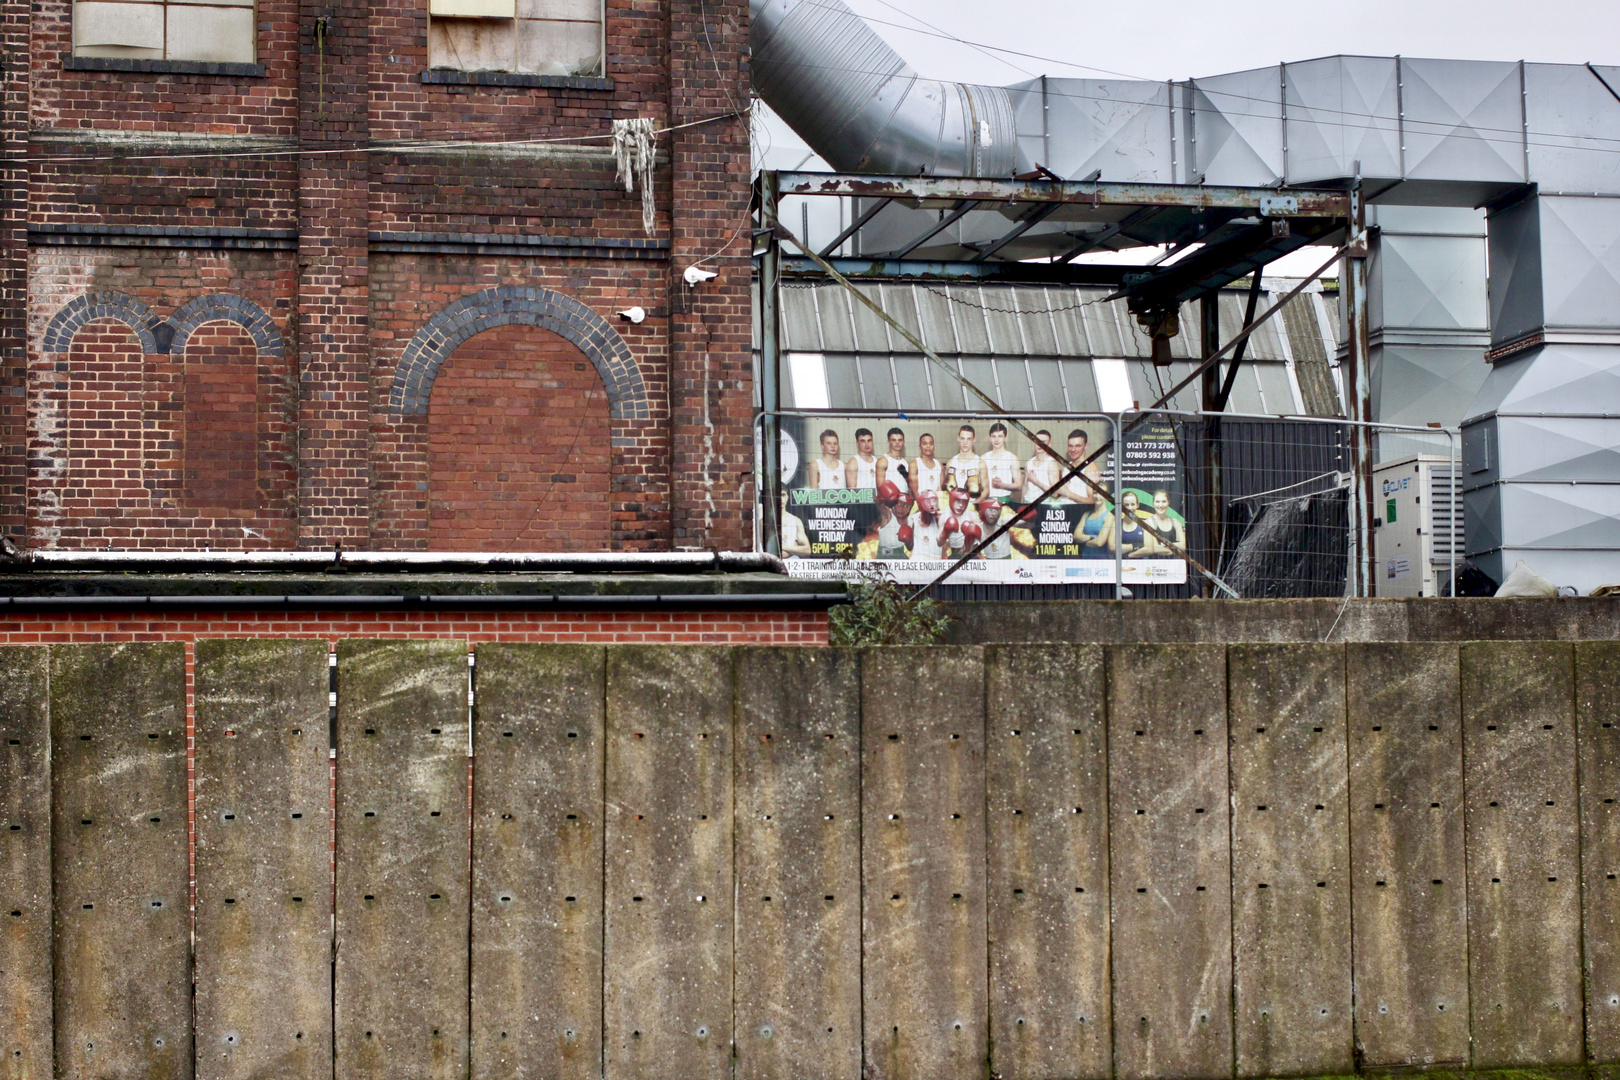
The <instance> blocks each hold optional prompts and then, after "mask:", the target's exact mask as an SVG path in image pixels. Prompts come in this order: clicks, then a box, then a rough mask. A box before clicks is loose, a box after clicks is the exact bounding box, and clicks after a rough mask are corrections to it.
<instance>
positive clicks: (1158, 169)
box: [1047, 79, 1177, 184]
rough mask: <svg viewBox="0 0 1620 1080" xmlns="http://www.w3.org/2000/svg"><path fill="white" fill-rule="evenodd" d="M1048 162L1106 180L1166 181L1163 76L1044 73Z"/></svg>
mask: <svg viewBox="0 0 1620 1080" xmlns="http://www.w3.org/2000/svg"><path fill="white" fill-rule="evenodd" d="M1047 101H1048V104H1049V105H1050V106H1051V111H1050V114H1049V115H1050V117H1051V144H1052V158H1053V163H1052V165H1051V168H1052V170H1053V171H1054V172H1056V173H1058V175H1060V176H1068V177H1076V176H1084V175H1086V174H1087V173H1089V172H1091V171H1092V170H1093V169H1101V170H1102V178H1103V179H1104V180H1111V181H1121V182H1137V183H1150V184H1153V183H1157V184H1170V183H1174V182H1175V181H1176V179H1177V178H1176V177H1174V176H1172V175H1171V169H1170V117H1169V105H1170V90H1169V87H1168V86H1167V85H1166V84H1165V83H1162V82H1145V81H1135V80H1127V79H1048V80H1047Z"/></svg>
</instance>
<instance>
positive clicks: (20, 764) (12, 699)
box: [0, 646, 51, 1080]
mask: <svg viewBox="0 0 1620 1080" xmlns="http://www.w3.org/2000/svg"><path fill="white" fill-rule="evenodd" d="M49 660H50V653H49V651H48V650H47V649H43V648H37V647H26V648H25V647H21V646H18V647H13V648H8V649H0V1001H4V1002H5V1003H6V1007H5V1008H4V1009H3V1010H0V1078H4V1080H50V1077H51V740H50V724H51V720H50V711H49V709H48V708H47V705H48V703H49V692H48V687H49V685H50V684H49V682H48V681H47V679H46V664H47V663H49Z"/></svg>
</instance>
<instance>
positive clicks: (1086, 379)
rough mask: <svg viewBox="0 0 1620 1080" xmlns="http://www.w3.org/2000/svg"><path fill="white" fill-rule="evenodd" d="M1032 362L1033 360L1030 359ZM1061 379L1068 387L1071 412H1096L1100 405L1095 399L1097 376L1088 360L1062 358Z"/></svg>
mask: <svg viewBox="0 0 1620 1080" xmlns="http://www.w3.org/2000/svg"><path fill="white" fill-rule="evenodd" d="M1032 362H1033V361H1032ZM1061 363H1062V366H1063V379H1064V382H1065V383H1066V384H1067V385H1068V389H1069V410H1070V411H1071V412H1098V411H1100V410H1101V408H1102V405H1101V404H1100V403H1099V402H1098V400H1097V377H1096V376H1095V375H1094V374H1092V371H1091V361H1090V360H1064V361H1061Z"/></svg>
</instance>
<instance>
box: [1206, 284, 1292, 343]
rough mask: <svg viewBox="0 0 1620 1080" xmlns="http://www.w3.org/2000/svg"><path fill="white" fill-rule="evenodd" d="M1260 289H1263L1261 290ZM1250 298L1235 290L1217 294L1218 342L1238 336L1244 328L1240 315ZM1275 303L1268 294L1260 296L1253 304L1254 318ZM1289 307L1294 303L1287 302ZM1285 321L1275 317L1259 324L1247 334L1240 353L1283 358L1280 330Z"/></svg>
mask: <svg viewBox="0 0 1620 1080" xmlns="http://www.w3.org/2000/svg"><path fill="white" fill-rule="evenodd" d="M1262 292H1263V290H1262ZM1248 303H1249V298H1248V297H1247V296H1246V295H1243V294H1240V293H1235V292H1223V293H1221V294H1220V316H1221V343H1222V344H1225V343H1226V342H1228V341H1231V340H1232V339H1233V338H1234V337H1236V336H1237V335H1238V332H1239V331H1240V330H1242V329H1243V316H1244V314H1245V313H1246V311H1247V309H1248ZM1273 303H1275V301H1273V300H1272V299H1271V298H1270V297H1268V296H1265V295H1262V296H1261V297H1260V302H1259V304H1258V305H1256V307H1255V315H1256V317H1258V316H1260V315H1261V314H1263V313H1264V312H1265V310H1266V309H1267V308H1268V307H1270V306H1271V304H1273ZM1289 306H1290V307H1293V306H1295V305H1292V304H1290V305H1289ZM1284 328H1285V327H1284V324H1283V323H1281V322H1280V321H1278V320H1277V319H1267V320H1266V321H1265V322H1263V323H1261V324H1260V327H1259V329H1257V330H1256V331H1255V332H1254V333H1252V334H1250V335H1249V344H1248V347H1247V348H1245V349H1244V351H1243V355H1244V356H1245V357H1246V358H1248V359H1250V360H1286V359H1288V355H1287V353H1285V352H1283V347H1282V331H1283V329H1284Z"/></svg>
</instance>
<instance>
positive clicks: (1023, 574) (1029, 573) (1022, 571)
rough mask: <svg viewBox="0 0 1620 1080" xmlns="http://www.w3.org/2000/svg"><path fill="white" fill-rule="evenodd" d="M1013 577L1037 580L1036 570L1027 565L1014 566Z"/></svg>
mask: <svg viewBox="0 0 1620 1080" xmlns="http://www.w3.org/2000/svg"><path fill="white" fill-rule="evenodd" d="M1013 577H1015V578H1018V579H1019V580H1021V581H1034V580H1035V571H1033V570H1031V569H1030V568H1029V567H1027V566H1018V567H1014V568H1013Z"/></svg>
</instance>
